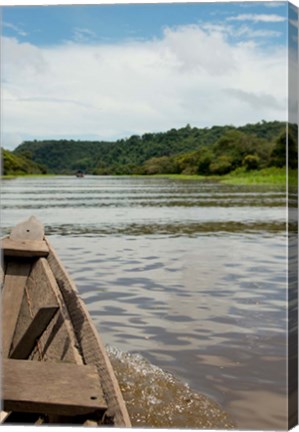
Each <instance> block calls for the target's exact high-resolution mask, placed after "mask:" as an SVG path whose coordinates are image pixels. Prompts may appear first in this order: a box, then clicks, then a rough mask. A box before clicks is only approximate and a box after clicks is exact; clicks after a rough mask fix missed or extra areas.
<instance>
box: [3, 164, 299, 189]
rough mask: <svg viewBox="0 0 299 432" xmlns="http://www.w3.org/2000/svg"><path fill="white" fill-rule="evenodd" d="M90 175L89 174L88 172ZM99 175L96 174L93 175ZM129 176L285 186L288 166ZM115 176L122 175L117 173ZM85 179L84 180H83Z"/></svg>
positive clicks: (294, 177)
mask: <svg viewBox="0 0 299 432" xmlns="http://www.w3.org/2000/svg"><path fill="white" fill-rule="evenodd" d="M61 175H66V176H69V177H73V176H75V174H62V173H61V174H11V175H3V176H1V179H2V180H10V179H15V178H17V177H26V178H38V177H42V178H44V177H56V176H61ZM87 175H88V174H87ZM297 175H298V173H297V170H294V169H293V170H289V181H290V182H291V183H292V184H296V181H297ZM92 176H93V177H97V176H96V175H92ZM125 176H128V177H142V178H146V177H148V178H168V179H172V180H190V181H194V180H196V181H202V182H207V181H211V182H215V183H225V184H231V185H240V186H241V185H269V186H271V185H275V186H285V185H286V182H287V172H286V168H285V167H284V168H273V167H272V168H264V169H262V170H252V171H247V172H246V171H244V170H236V171H234V172H232V173H230V174H226V175H221V176H202V175H196V174H194V175H185V174H153V175H149V174H144V175H134V174H133V175H125ZM115 177H121V175H115ZM83 181H84V180H83Z"/></svg>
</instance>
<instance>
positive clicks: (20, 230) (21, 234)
mask: <svg viewBox="0 0 299 432" xmlns="http://www.w3.org/2000/svg"><path fill="white" fill-rule="evenodd" d="M10 238H11V239H12V240H39V241H41V240H43V238H44V227H43V224H42V223H41V222H40V221H39V220H37V219H36V217H34V216H31V217H30V218H29V219H27V220H26V221H24V222H21V223H19V224H17V225H16V226H15V227H14V228H13V229H12V230H11V233H10Z"/></svg>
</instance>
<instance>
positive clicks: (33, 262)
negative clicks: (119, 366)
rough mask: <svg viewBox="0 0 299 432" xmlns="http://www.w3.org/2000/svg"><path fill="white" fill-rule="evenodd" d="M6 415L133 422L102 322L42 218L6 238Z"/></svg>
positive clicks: (47, 420) (46, 420) (39, 420)
mask: <svg viewBox="0 0 299 432" xmlns="http://www.w3.org/2000/svg"><path fill="white" fill-rule="evenodd" d="M2 253H3V260H2V279H3V284H2V381H1V384H2V391H1V395H2V410H3V411H2V412H1V422H2V423H21V424H25V423H32V424H70V425H72V424H83V425H94V426H101V425H102V426H115V427H130V426H131V422H130V418H129V415H128V412H127V409H126V405H125V402H124V400H123V397H122V394H121V391H120V388H119V385H118V382H117V379H116V377H115V374H114V371H113V369H112V366H111V363H110V361H109V358H108V356H107V353H106V351H105V348H104V344H103V342H102V341H101V339H100V337H99V335H98V332H97V330H96V329H95V326H94V324H93V322H92V320H91V318H90V316H89V313H88V311H87V308H86V306H85V304H84V303H83V301H82V300H81V298H80V297H79V295H78V292H77V290H76V287H75V285H74V283H73V282H72V280H71V279H70V277H69V276H68V274H67V272H66V270H65V269H64V267H63V265H62V263H61V262H60V260H59V258H58V257H57V255H56V253H55V251H54V250H53V248H52V246H51V244H50V243H49V241H48V240H47V238H46V237H45V236H44V229H43V226H42V224H41V223H40V222H39V221H38V220H37V219H35V218H34V217H31V218H30V219H28V220H27V221H25V222H23V223H21V224H18V225H17V226H16V227H15V228H13V229H12V231H11V234H10V236H9V237H6V238H4V239H2Z"/></svg>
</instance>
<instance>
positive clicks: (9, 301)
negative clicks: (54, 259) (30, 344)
mask: <svg viewBox="0 0 299 432" xmlns="http://www.w3.org/2000/svg"><path fill="white" fill-rule="evenodd" d="M30 269H31V264H30V263H27V262H22V263H15V262H11V263H8V265H7V270H6V275H5V278H4V284H3V289H2V355H3V357H8V354H9V351H10V346H11V343H12V339H13V335H14V332H15V328H16V324H17V320H18V316H19V312H20V308H21V304H22V299H23V294H24V289H25V285H26V282H27V278H28V275H29V273H30Z"/></svg>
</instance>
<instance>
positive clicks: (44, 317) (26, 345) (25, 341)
mask: <svg viewBox="0 0 299 432" xmlns="http://www.w3.org/2000/svg"><path fill="white" fill-rule="evenodd" d="M58 309H59V308H58V306H48V307H43V308H40V309H39V310H38V312H37V313H36V315H35V317H34V318H33V320H32V322H31V323H30V325H29V326H28V327H27V329H26V330H25V332H24V334H23V336H22V337H21V339H20V341H19V342H18V344H17V345H16V347H15V348H13V349H12V352H11V354H10V356H9V357H10V358H12V359H27V358H28V357H29V355H30V354H31V352H32V350H33V348H34V347H35V344H36V341H37V340H38V339H39V338H40V336H41V335H42V334H43V332H44V331H45V330H46V328H47V326H48V325H49V323H50V321H51V320H52V318H53V316H54V315H55V313H56V312H57V310H58Z"/></svg>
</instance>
